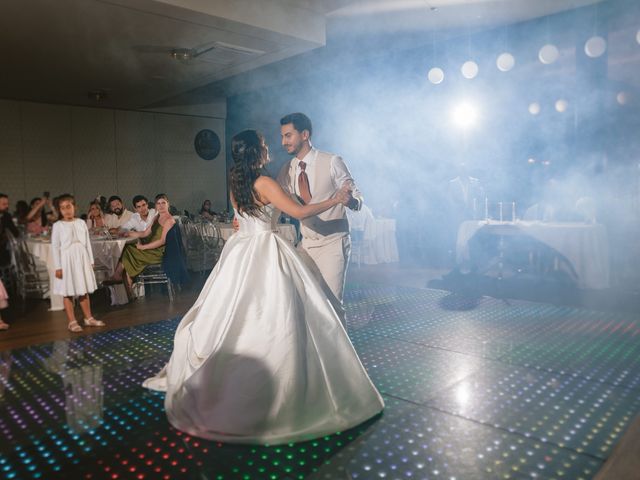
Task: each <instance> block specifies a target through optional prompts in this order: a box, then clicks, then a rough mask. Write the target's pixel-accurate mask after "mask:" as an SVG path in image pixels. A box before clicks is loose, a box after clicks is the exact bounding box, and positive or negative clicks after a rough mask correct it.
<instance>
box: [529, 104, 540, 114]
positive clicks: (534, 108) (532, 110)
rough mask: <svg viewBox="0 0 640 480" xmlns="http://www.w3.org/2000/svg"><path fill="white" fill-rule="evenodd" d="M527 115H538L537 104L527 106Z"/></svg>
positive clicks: (538, 107) (538, 108) (538, 106)
mask: <svg viewBox="0 0 640 480" xmlns="http://www.w3.org/2000/svg"><path fill="white" fill-rule="evenodd" d="M529 113H530V114H531V115H538V114H539V113H540V104H539V103H538V102H533V103H530V104H529Z"/></svg>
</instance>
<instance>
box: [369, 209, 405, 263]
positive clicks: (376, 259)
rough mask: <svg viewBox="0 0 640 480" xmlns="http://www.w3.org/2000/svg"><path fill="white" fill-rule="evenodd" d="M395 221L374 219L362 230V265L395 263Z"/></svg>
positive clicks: (396, 252) (396, 256) (396, 245)
mask: <svg viewBox="0 0 640 480" xmlns="http://www.w3.org/2000/svg"><path fill="white" fill-rule="evenodd" d="M398 259H399V257H398V244H397V242H396V221H395V220H394V219H392V218H374V219H373V222H369V223H368V224H367V228H365V230H364V256H363V260H362V263H364V264H366V265H375V264H378V263H394V262H397V261H398Z"/></svg>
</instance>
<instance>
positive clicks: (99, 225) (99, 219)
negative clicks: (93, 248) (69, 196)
mask: <svg viewBox="0 0 640 480" xmlns="http://www.w3.org/2000/svg"><path fill="white" fill-rule="evenodd" d="M106 226H107V224H106V219H105V215H104V212H103V211H102V207H101V206H100V202H99V201H98V200H94V201H93V202H91V203H90V204H89V213H88V214H87V228H88V229H89V231H90V232H91V233H96V232H99V231H101V230H102V229H104V228H105V227H106Z"/></svg>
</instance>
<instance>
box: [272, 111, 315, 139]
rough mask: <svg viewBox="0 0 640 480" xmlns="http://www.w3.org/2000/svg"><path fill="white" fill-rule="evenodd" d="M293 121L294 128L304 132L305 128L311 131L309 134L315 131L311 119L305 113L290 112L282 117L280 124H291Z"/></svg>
mask: <svg viewBox="0 0 640 480" xmlns="http://www.w3.org/2000/svg"><path fill="white" fill-rule="evenodd" d="M290 123H293V128H295V129H296V130H297V131H299V132H300V133H302V132H303V131H304V130H307V131H308V132H309V136H311V134H312V133H313V127H312V126H311V120H310V119H309V117H307V116H306V115H305V114H304V113H299V112H297V113H290V114H289V115H285V116H284V117H282V118H281V119H280V125H289V124H290Z"/></svg>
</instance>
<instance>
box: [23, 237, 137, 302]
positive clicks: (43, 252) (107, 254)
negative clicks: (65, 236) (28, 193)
mask: <svg viewBox="0 0 640 480" xmlns="http://www.w3.org/2000/svg"><path fill="white" fill-rule="evenodd" d="M126 243H127V239H124V238H121V239H115V240H107V239H104V238H93V237H92V238H91V249H92V251H93V259H94V264H95V265H100V266H103V267H106V269H107V270H108V272H109V275H111V274H113V272H114V270H115V268H116V265H117V264H118V260H119V259H120V255H121V254H122V250H124V246H125V245H126ZM27 247H28V248H29V251H30V252H31V254H32V255H33V256H35V257H36V258H37V259H39V260H41V261H42V262H44V263H45V264H46V265H47V271H48V272H49V300H50V303H51V306H50V309H49V310H51V311H57V310H64V306H63V302H62V296H60V295H54V294H53V280H54V279H55V273H56V271H55V267H54V265H53V255H52V253H51V241H50V240H49V239H46V240H45V239H41V238H30V239H28V240H27ZM112 288H113V287H112ZM120 290H122V291H120ZM112 293H113V294H114V295H112V301H113V302H114V303H116V304H120V303H126V292H125V291H124V287H122V285H116V286H115V288H113V291H112Z"/></svg>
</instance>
